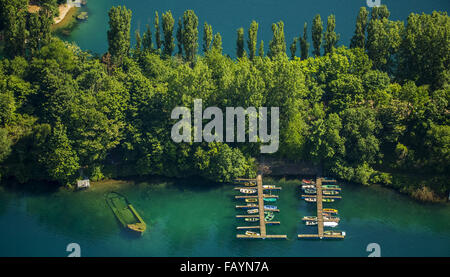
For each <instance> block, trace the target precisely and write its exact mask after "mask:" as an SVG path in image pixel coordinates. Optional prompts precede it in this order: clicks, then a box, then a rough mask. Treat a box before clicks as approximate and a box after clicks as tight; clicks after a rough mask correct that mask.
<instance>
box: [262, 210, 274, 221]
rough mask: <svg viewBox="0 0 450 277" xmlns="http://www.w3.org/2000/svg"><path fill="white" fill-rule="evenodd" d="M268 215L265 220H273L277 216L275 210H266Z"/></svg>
mask: <svg viewBox="0 0 450 277" xmlns="http://www.w3.org/2000/svg"><path fill="white" fill-rule="evenodd" d="M265 214H266V216H265V217H264V220H265V221H272V220H273V219H274V218H275V214H274V213H273V212H265Z"/></svg>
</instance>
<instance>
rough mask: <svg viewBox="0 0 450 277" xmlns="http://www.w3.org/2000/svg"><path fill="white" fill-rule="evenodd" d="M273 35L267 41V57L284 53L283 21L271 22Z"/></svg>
mask: <svg viewBox="0 0 450 277" xmlns="http://www.w3.org/2000/svg"><path fill="white" fill-rule="evenodd" d="M272 32H273V37H272V40H271V41H270V43H269V52H268V53H267V55H268V56H269V57H271V58H272V57H275V56H277V55H279V54H281V53H284V54H286V40H285V37H284V23H283V21H280V22H278V23H276V24H275V23H273V24H272Z"/></svg>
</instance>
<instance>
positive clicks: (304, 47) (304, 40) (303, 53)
mask: <svg viewBox="0 0 450 277" xmlns="http://www.w3.org/2000/svg"><path fill="white" fill-rule="evenodd" d="M299 41H300V58H301V59H302V60H306V59H307V58H308V55H309V42H308V23H306V22H305V25H303V36H300V37H299Z"/></svg>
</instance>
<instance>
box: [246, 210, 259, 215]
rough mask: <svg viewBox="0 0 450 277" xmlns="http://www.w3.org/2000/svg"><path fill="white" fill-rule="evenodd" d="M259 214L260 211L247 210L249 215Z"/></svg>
mask: <svg viewBox="0 0 450 277" xmlns="http://www.w3.org/2000/svg"><path fill="white" fill-rule="evenodd" d="M258 212H259V210H258V209H251V210H247V213H249V214H256V213H258Z"/></svg>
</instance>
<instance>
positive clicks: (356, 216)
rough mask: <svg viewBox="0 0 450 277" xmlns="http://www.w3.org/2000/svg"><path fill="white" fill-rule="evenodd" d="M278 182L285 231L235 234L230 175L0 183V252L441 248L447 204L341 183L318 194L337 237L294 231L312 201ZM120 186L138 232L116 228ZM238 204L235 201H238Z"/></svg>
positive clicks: (449, 251)
mask: <svg viewBox="0 0 450 277" xmlns="http://www.w3.org/2000/svg"><path fill="white" fill-rule="evenodd" d="M269 183H270V184H276V185H280V186H282V188H283V190H282V191H281V192H280V193H279V195H280V199H279V201H278V203H277V204H276V205H277V206H278V207H279V208H280V210H281V212H280V213H279V214H277V215H276V216H277V217H276V219H277V220H279V221H281V225H280V226H268V233H269V234H286V235H287V236H288V240H278V241H271V240H264V241H260V240H238V239H236V234H237V231H236V227H237V226H244V225H245V226H247V225H250V224H252V223H248V222H245V221H243V220H242V219H236V218H235V215H236V214H238V213H239V212H240V211H239V210H236V209H235V205H236V204H238V203H243V202H242V200H240V201H237V200H235V199H234V196H235V195H236V194H237V193H236V192H235V191H234V190H233V186H231V185H212V184H208V183H205V182H195V181H191V182H189V181H183V182H182V183H181V182H180V181H171V182H161V181H158V182H156V183H152V182H150V183H148V182H140V183H137V184H134V185H133V184H129V185H112V186H106V187H102V188H100V187H94V188H93V189H91V190H88V191H83V192H75V193H74V192H67V191H60V192H52V193H48V192H47V193H41V194H39V193H30V192H28V193H24V192H21V193H19V192H12V191H5V190H4V191H3V192H1V191H0V226H1V228H0V256H58V257H59V256H67V255H68V254H69V253H68V252H66V246H67V245H68V244H69V243H72V242H76V243H78V244H79V245H80V246H81V255H82V256H181V257H195V256H267V257H269V256H298V257H305V256H313V257H317V256H367V255H368V254H369V253H368V252H366V247H367V245H368V244H369V243H378V244H379V245H380V247H381V255H382V256H419V257H423V256H447V257H448V256H450V206H449V205H448V204H433V205H431V204H421V203H418V202H416V201H414V200H411V199H409V198H408V197H405V196H404V195H400V194H398V193H396V192H394V191H392V190H389V189H386V188H382V187H361V186H355V185H347V184H344V185H342V186H343V191H342V196H343V199H342V200H339V201H338V202H336V203H326V204H324V205H325V207H332V208H337V209H339V213H340V216H341V223H340V224H339V226H338V227H336V229H337V230H344V231H346V232H347V237H346V238H345V240H342V241H315V240H312V241H308V240H306V241H305V240H298V239H297V234H299V233H313V232H314V231H315V230H316V229H315V228H314V227H307V226H305V225H303V224H302V223H301V222H300V221H301V217H302V216H304V215H314V211H315V205H314V204H309V203H305V202H304V201H302V200H300V199H299V194H300V191H299V189H298V186H299V182H296V181H272V182H265V184H269ZM109 190H116V191H119V192H121V193H123V194H125V195H126V196H127V197H128V199H129V200H130V201H131V202H132V203H133V205H134V206H135V208H136V209H137V210H138V211H139V213H140V214H141V215H142V217H143V218H144V220H145V221H146V222H147V224H148V229H147V231H146V233H145V234H144V235H143V237H142V238H135V237H132V236H130V235H129V234H128V233H126V232H124V231H122V230H121V228H120V226H119V224H118V222H117V221H116V220H115V218H114V215H113V214H112V212H111V211H110V210H109V208H108V207H107V206H106V203H105V201H104V198H103V195H104V193H105V192H106V191H109ZM241 212H242V211H241Z"/></svg>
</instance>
